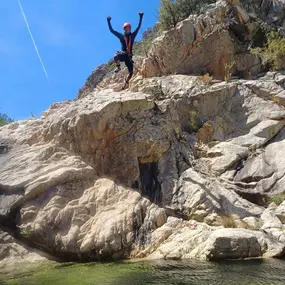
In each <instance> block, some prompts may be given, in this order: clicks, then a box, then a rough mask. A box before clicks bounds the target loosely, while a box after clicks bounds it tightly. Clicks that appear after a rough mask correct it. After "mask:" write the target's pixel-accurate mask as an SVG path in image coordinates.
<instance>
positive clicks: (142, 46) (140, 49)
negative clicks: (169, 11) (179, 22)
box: [134, 24, 160, 56]
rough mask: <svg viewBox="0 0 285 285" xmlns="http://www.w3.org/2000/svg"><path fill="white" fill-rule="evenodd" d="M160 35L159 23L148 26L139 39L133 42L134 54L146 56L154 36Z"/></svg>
mask: <svg viewBox="0 0 285 285" xmlns="http://www.w3.org/2000/svg"><path fill="white" fill-rule="evenodd" d="M159 35H160V28H159V25H158V24H156V25H154V26H153V27H152V28H148V29H147V30H146V31H145V32H144V33H143V36H142V39H141V41H138V42H136V43H135V46H134V55H140V56H148V52H149V50H150V47H151V45H152V42H153V41H154V39H155V38H157V37H158V36H159Z"/></svg>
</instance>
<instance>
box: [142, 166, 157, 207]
mask: <svg viewBox="0 0 285 285" xmlns="http://www.w3.org/2000/svg"><path fill="white" fill-rule="evenodd" d="M139 170H140V189H141V194H142V195H143V196H146V197H147V198H149V199H150V200H151V201H152V202H154V203H156V204H159V203H161V200H162V194H161V185H160V183H159V181H158V163H157V162H148V163H139Z"/></svg>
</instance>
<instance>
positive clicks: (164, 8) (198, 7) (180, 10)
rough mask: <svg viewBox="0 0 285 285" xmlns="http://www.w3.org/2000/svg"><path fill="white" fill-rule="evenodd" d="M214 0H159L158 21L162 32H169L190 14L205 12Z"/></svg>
mask: <svg viewBox="0 0 285 285" xmlns="http://www.w3.org/2000/svg"><path fill="white" fill-rule="evenodd" d="M215 2H216V1H215V0H176V1H174V0H161V1H160V9H159V21H160V23H161V28H162V30H169V29H171V28H173V27H175V26H176V25H177V23H178V22H180V21H182V20H184V19H187V18H188V17H189V16H190V15H191V14H200V13H202V12H204V11H205V10H207V8H208V7H209V4H213V3H215Z"/></svg>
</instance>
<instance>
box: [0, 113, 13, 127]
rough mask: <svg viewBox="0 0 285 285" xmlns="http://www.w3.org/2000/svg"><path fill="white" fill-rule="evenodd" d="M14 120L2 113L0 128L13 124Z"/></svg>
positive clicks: (0, 115) (0, 114)
mask: <svg viewBox="0 0 285 285" xmlns="http://www.w3.org/2000/svg"><path fill="white" fill-rule="evenodd" d="M12 122H13V120H12V119H11V118H9V117H8V115H6V114H3V113H0V127H2V126H4V125H7V124H9V123H12Z"/></svg>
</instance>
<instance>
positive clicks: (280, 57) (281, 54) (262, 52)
mask: <svg viewBox="0 0 285 285" xmlns="http://www.w3.org/2000/svg"><path fill="white" fill-rule="evenodd" d="M267 38H268V40H267V45H266V46H265V47H263V48H254V49H251V53H252V54H254V55H257V56H259V57H260V58H261V59H262V62H263V64H264V65H269V66H270V68H271V69H272V70H279V69H281V68H284V67H285V38H283V37H281V36H280V35H279V34H278V33H274V32H271V33H270V34H269V35H268V36H267Z"/></svg>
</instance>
